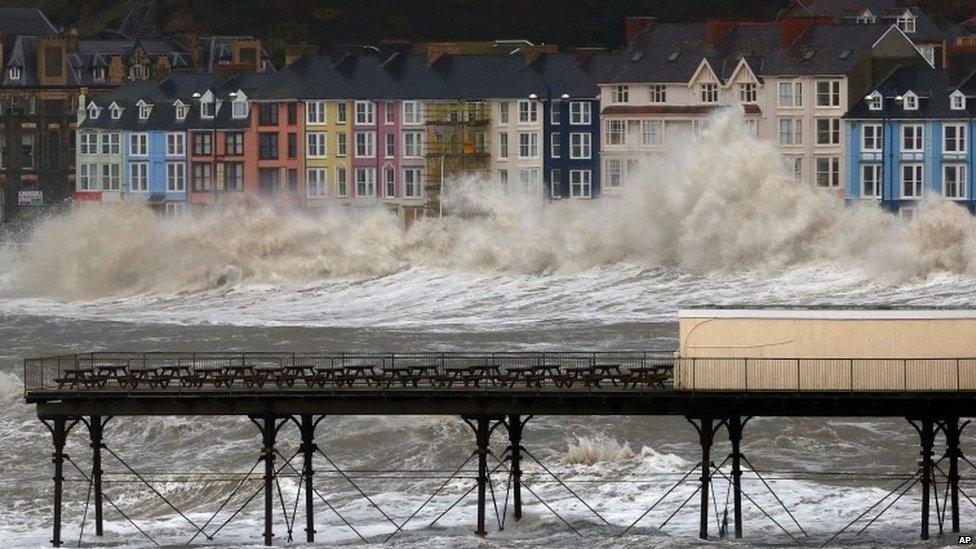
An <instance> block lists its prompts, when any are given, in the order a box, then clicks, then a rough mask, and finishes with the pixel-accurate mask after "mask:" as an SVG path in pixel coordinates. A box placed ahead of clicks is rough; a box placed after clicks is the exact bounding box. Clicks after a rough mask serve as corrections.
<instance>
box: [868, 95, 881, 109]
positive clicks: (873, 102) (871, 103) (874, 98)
mask: <svg viewBox="0 0 976 549" xmlns="http://www.w3.org/2000/svg"><path fill="white" fill-rule="evenodd" d="M867 99H868V110H869V111H880V110H881V108H882V106H883V104H884V99H883V98H882V97H881V94H880V93H878V92H872V93H871V95H869V96H868V97H867Z"/></svg>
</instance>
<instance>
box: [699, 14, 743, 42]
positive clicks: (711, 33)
mask: <svg viewBox="0 0 976 549" xmlns="http://www.w3.org/2000/svg"><path fill="white" fill-rule="evenodd" d="M744 22H745V21H741V20H738V19H706V20H705V46H706V47H708V48H714V47H715V45H716V44H718V43H719V42H721V41H722V39H723V38H725V37H726V35H728V34H729V31H730V30H732V29H733V28H735V26H736V25H738V24H740V23H744Z"/></svg>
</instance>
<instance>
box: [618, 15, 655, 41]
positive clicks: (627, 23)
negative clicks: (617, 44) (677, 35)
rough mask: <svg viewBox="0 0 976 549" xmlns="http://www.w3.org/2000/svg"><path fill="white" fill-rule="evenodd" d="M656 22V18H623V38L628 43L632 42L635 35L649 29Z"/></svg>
mask: <svg viewBox="0 0 976 549" xmlns="http://www.w3.org/2000/svg"><path fill="white" fill-rule="evenodd" d="M656 22H657V17H648V16H644V15H642V16H633V17H624V38H625V39H626V40H627V42H628V43H630V42H632V41H633V40H634V38H637V35H638V34H640V33H642V32H644V31H647V30H648V29H650V28H651V27H652V26H653V25H654V23H656Z"/></svg>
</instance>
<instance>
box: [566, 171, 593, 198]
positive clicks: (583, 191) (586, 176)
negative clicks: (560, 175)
mask: <svg viewBox="0 0 976 549" xmlns="http://www.w3.org/2000/svg"><path fill="white" fill-rule="evenodd" d="M577 187H578V188H577ZM569 196H570V197H571V198H592V197H593V172H592V171H590V170H569Z"/></svg>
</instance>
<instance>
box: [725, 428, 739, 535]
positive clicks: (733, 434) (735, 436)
mask: <svg viewBox="0 0 976 549" xmlns="http://www.w3.org/2000/svg"><path fill="white" fill-rule="evenodd" d="M728 430H729V441H730V442H731V443H732V512H733V522H734V523H735V539H741V538H742V467H741V463H740V462H741V459H742V453H741V452H740V451H739V445H740V443H741V442H742V418H740V417H739V416H735V417H730V418H729V420H728Z"/></svg>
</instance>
